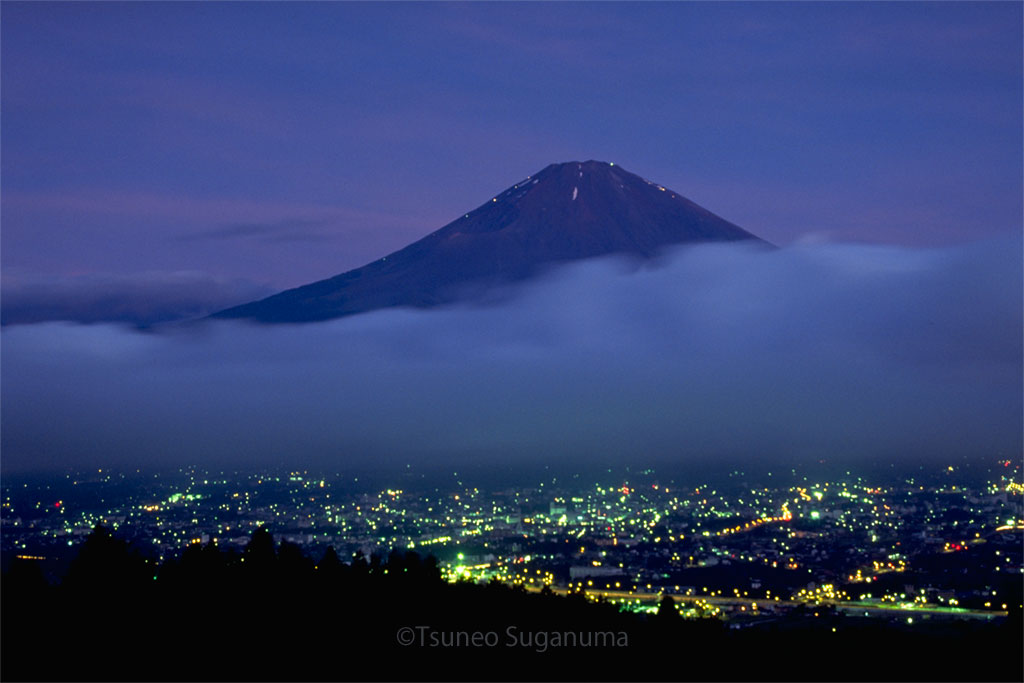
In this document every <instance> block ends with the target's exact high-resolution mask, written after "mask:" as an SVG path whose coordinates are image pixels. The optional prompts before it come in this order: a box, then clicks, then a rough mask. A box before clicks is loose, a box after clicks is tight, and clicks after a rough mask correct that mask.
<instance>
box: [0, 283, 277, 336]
mask: <svg viewBox="0 0 1024 683" xmlns="http://www.w3.org/2000/svg"><path fill="white" fill-rule="evenodd" d="M270 294H273V291H272V290H271V289H269V288H268V287H266V286H265V285H258V284H255V283H252V282H247V281H244V280H238V279H234V280H225V279H218V278H214V277H211V276H209V275H206V274H204V273H196V272H189V271H182V272H157V273H153V272H149V273H138V274H134V275H120V274H106V273H105V274H91V275H79V276H74V277H67V278H63V279H52V278H49V279H41V278H17V277H11V278H7V277H5V279H4V283H3V295H2V299H0V301H2V303H0V324H3V325H5V326H6V325H24V324H30V323H41V322H47V321H68V322H77V323H105V322H106V323H128V324H133V325H138V326H147V325H154V324H157V323H162V322H167V321H171V320H184V319H188V318H196V317H199V316H203V315H207V314H210V313H213V312H215V311H219V310H222V309H224V308H228V307H229V306H235V305H237V304H241V303H245V302H247V301H252V300H253V299H258V298H262V297H265V296H269V295H270Z"/></svg>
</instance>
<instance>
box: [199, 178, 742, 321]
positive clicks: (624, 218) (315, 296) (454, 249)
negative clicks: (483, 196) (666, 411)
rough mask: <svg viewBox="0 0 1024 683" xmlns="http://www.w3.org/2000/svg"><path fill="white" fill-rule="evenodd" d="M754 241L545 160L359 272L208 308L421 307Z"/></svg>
mask: <svg viewBox="0 0 1024 683" xmlns="http://www.w3.org/2000/svg"><path fill="white" fill-rule="evenodd" d="M735 240H758V238H757V237H755V236H754V235H752V234H750V233H748V232H746V231H745V230H743V229H741V228H739V227H737V226H736V225H733V224H732V223H730V222H728V221H726V220H724V219H722V218H719V217H718V216H716V215H714V214H713V213H711V212H710V211H708V210H706V209H704V208H702V207H700V206H698V205H697V204H694V203H693V202H691V201H690V200H688V199H686V198H685V197H683V196H681V195H679V194H677V193H675V192H673V191H671V190H669V189H667V188H664V187H661V186H659V185H655V184H654V183H651V182H649V181H647V180H644V179H643V178H640V177H639V176H636V175H633V174H632V173H629V172H627V171H625V170H623V169H622V168H621V167H619V166H615V165H613V164H609V163H606V162H599V161H587V162H569V163H564V164H552V165H551V166H548V167H547V168H545V169H544V170H542V171H541V172H540V173H538V174H537V175H535V176H530V177H528V178H526V179H525V180H523V181H521V182H519V183H516V184H515V185H513V186H512V187H510V188H509V189H507V190H505V191H504V192H502V193H501V194H499V195H498V196H496V197H494V198H492V199H491V200H490V201H488V202H487V203H485V204H484V205H483V206H480V207H479V208H477V209H475V210H473V211H471V212H470V213H467V214H465V215H464V216H462V217H460V218H459V219H457V220H455V221H453V222H451V223H449V224H448V225H446V226H445V227H443V228H441V229H440V230H437V231H436V232H433V233H431V234H430V235H427V236H426V237H424V238H423V239H421V240H419V241H418V242H415V243H413V244H411V245H409V246H408V247H406V248H404V249H402V250H400V251H397V252H395V253H393V254H389V255H388V256H385V257H384V258H382V259H380V260H378V261H374V262H373V263H370V264H367V265H365V266H363V267H362V268H357V269H355V270H351V271H348V272H347V273H343V274H341V275H338V276H335V277H332V278H329V279H327V280H321V281H319V282H314V283H312V284H309V285H305V286H303V287H298V288H295V289H290V290H287V291H285V292H281V293H280V294H276V295H274V296H271V297H269V298H267V299H263V300H261V301H255V302H252V303H249V304H244V305H242V306H236V307H234V308H229V309H227V310H224V311H221V312H219V313H216V314H214V316H213V317H215V318H251V319H254V320H258V321H261V322H302V321H314V320H325V319H329V318H337V317H341V316H345V315H352V314H355V313H362V312H365V311H371V310H374V309H378V308H388V307H394V306H412V307H419V308H425V307H430V306H436V305H439V304H444V303H450V302H454V301H457V300H460V299H463V298H466V297H468V296H472V295H473V294H474V293H478V292H480V291H481V290H485V289H487V288H488V287H491V286H494V285H499V284H503V283H508V282H514V281H517V280H523V279H526V278H529V277H530V276H532V275H534V274H536V273H538V272H539V271H540V270H542V269H543V268H544V267H546V266H549V265H552V264H556V263H560V262H567V261H574V260H579V259H586V258H591V257H595V256H603V255H606V254H633V255H636V256H639V257H651V256H653V255H654V254H656V253H657V252H658V251H659V250H660V249H662V248H664V247H666V246H669V245H675V244H684V243H691V242H716V241H735Z"/></svg>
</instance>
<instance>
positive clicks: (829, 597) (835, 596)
mask: <svg viewBox="0 0 1024 683" xmlns="http://www.w3.org/2000/svg"><path fill="white" fill-rule="evenodd" d="M793 599H794V600H801V601H805V602H816V603H820V602H825V601H832V602H834V601H841V600H849V599H850V596H849V595H848V594H847V593H846V591H844V590H842V589H838V588H836V587H835V585H834V584H831V583H826V584H824V585H822V586H818V587H816V588H813V589H810V588H801V589H800V590H799V591H797V592H796V594H795V595H794V596H793Z"/></svg>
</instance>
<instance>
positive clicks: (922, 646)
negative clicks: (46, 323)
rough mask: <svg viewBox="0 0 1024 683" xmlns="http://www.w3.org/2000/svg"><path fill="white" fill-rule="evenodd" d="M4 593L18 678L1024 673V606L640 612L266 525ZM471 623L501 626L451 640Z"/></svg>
mask: <svg viewBox="0 0 1024 683" xmlns="http://www.w3.org/2000/svg"><path fill="white" fill-rule="evenodd" d="M2 597H3V600H2V657H0V662H2V664H0V667H2V671H0V675H2V677H3V679H4V680H5V681H12V680H282V681H290V680H530V679H540V680H553V679H554V680H582V679H587V680H726V681H732V680H871V679H885V680H1021V678H1022V664H1021V661H1020V643H1021V624H1020V614H1019V612H1017V613H1016V614H1012V615H1011V616H1010V618H1008V619H1005V620H1001V621H1000V622H998V623H968V622H960V621H946V622H938V621H936V622H933V623H929V624H926V625H921V626H918V627H917V628H909V627H905V626H900V625H896V624H886V623H883V622H880V621H878V620H866V619H852V618H850V617H844V616H842V615H840V614H837V613H835V612H834V611H831V610H828V609H827V608H821V609H819V610H816V611H817V612H818V616H817V617H814V616H812V615H811V614H809V613H802V611H801V610H797V611H796V612H795V613H793V614H791V615H789V616H786V617H780V618H778V619H776V620H775V621H772V622H770V623H766V624H763V625H760V626H757V627H751V628H743V629H733V628H729V624H728V623H727V622H725V621H723V620H720V619H716V618H707V617H706V618H699V619H683V618H682V617H681V616H680V615H679V613H678V611H677V609H676V604H675V602H674V600H673V599H672V597H671V596H664V597H663V598H662V600H661V603H660V604H659V606H658V609H657V611H656V612H654V613H652V614H636V613H631V612H622V611H620V610H619V608H618V606H617V605H613V604H610V603H607V602H604V601H598V602H594V601H590V600H587V599H586V598H585V597H584V596H583V595H580V594H574V595H568V596H563V595H556V594H554V593H553V592H552V591H550V590H543V591H540V592H528V591H526V590H525V589H523V588H521V587H516V588H512V587H509V586H507V585H505V584H503V583H501V582H498V581H492V582H490V583H489V584H486V585H482V584H474V583H470V582H456V583H449V582H447V581H444V580H443V579H442V576H441V571H440V569H439V567H438V563H437V561H436V560H435V558H433V557H422V556H421V555H419V554H417V553H415V552H402V551H398V550H395V551H392V552H391V553H390V554H388V555H387V556H380V555H372V556H371V557H369V558H367V557H364V556H363V555H361V554H359V553H357V554H356V555H355V556H354V557H352V558H349V559H348V561H343V560H342V559H341V558H340V557H339V556H338V554H337V553H336V552H335V551H334V549H333V548H328V549H327V551H326V552H325V553H324V554H323V556H322V557H320V558H319V559H316V560H314V559H313V558H310V557H308V556H307V555H305V554H304V553H303V551H302V549H301V548H300V547H299V546H298V545H295V544H293V543H290V542H288V541H281V542H280V543H277V542H275V540H274V538H273V536H272V534H271V533H270V531H269V530H268V529H267V528H266V527H260V528H258V529H256V530H255V531H254V532H253V534H252V537H251V539H250V541H249V543H248V545H247V546H246V547H245V549H244V550H243V551H241V552H238V551H234V550H223V549H221V548H219V547H218V546H217V544H216V543H214V542H212V541H211V542H209V543H206V544H199V543H194V544H192V545H189V546H187V547H186V548H185V549H184V550H183V551H182V552H181V554H180V556H179V557H176V558H173V559H168V560H166V561H164V562H163V563H159V562H156V561H155V560H153V559H151V558H146V557H145V556H144V555H142V554H141V553H140V552H138V551H137V550H136V549H134V548H133V547H132V546H131V545H130V544H129V543H128V542H126V541H125V540H123V539H121V538H119V537H118V536H117V535H115V534H113V533H112V532H111V531H110V530H109V529H106V528H104V527H102V526H97V527H96V528H95V529H94V530H93V532H92V533H91V534H90V535H89V536H88V538H87V539H86V540H85V542H84V543H82V545H81V546H80V548H79V550H78V554H77V556H76V557H75V559H74V560H73V561H72V563H71V565H70V567H69V569H68V571H67V573H66V575H65V576H64V577H63V580H62V581H60V583H58V584H50V583H48V582H47V581H46V580H45V578H44V576H43V574H42V572H41V571H40V570H39V567H38V563H34V562H32V561H30V560H21V559H15V560H14V561H12V562H11V563H10V567H9V569H8V571H6V572H5V573H4V576H3V595H2ZM403 629H406V631H405V633H404V634H403V633H401V632H402V630H403ZM833 629H834V630H833ZM460 633H461V634H463V635H464V637H465V639H468V638H469V637H470V635H471V634H473V633H479V634H491V635H490V636H488V639H489V640H488V642H486V643H484V642H478V643H477V644H473V643H471V642H468V641H467V640H465V639H464V640H463V641H462V642H461V643H458V644H456V645H454V646H451V645H450V644H451V642H452V641H453V640H457V639H458V638H459V637H460V636H459V635H458V634H460ZM512 633H515V634H516V637H513V636H512V635H511V634H512ZM566 633H569V634H572V638H575V639H576V640H575V641H573V640H569V639H568V636H564V635H563V634H566ZM587 634H590V635H587ZM594 634H602V635H601V636H600V637H598V636H596V635H594ZM584 636H586V640H584ZM403 637H404V638H405V640H403ZM527 638H528V639H527ZM558 638H561V639H562V642H560V643H555V640H556V639H558ZM432 639H433V640H432ZM566 642H568V644H566ZM584 642H585V643H587V644H585V645H584V644H583V643H584ZM553 643H554V644H553ZM542 645H543V646H544V647H542Z"/></svg>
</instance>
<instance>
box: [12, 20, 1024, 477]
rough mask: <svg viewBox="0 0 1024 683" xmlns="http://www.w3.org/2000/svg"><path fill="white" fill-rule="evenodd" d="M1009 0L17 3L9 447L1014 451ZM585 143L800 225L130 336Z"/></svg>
mask: <svg viewBox="0 0 1024 683" xmlns="http://www.w3.org/2000/svg"><path fill="white" fill-rule="evenodd" d="M1022 7H1024V6H1022V5H1021V4H1020V3H1009V2H1007V3H983V2H965V3H958V2H942V3H923V2H922V3H911V2H908V3H882V2H872V3H832V2H830V3H793V4H789V3H756V4H747V3H688V2H681V3H650V4H648V3H632V2H631V3H621V4H619V3H583V2H580V3H576V2H574V3H508V4H506V3H458V4H446V3H414V4H405V3H308V4H306V3H184V2H175V3H90V2H82V3H73V4H61V3H43V2H33V3H17V2H4V3H3V4H2V6H0V19H2V21H0V30H2V35H0V39H2V40H0V50H2V55H0V57H2V61H0V68H2V74H0V75H2V79H0V95H2V117H0V126H2V128H0V138H2V140H0V142H2V150H0V151H2V155H0V164H2V168H0V170H2V176H0V181H2V232H0V247H2V252H0V266H2V284H3V290H2V294H3V300H2V304H3V305H2V308H3V317H4V320H5V322H20V323H22V324H20V325H7V326H5V327H4V328H3V331H2V332H0V341H2V345H3V349H2V350H3V353H2V355H0V363H2V366H0V368H2V382H0V392H2V413H0V415H2V430H0V433H2V460H0V464H2V466H3V468H4V470H8V471H10V470H28V469H34V468H43V469H47V468H51V469H52V468H60V467H63V466H67V465H74V466H83V467H86V466H90V467H91V466H97V465H100V464H103V465H106V464H113V463H119V464H126V465H130V464H133V463H157V464H178V463H183V462H228V463H233V464H244V463H252V462H280V461H286V462H295V463H298V464H307V463H322V464H338V463H347V462H364V463H366V462H394V463H400V462H408V461H411V460H415V459H417V458H420V459H431V460H437V459H440V460H442V461H443V460H444V459H445V458H455V457H461V458H471V459H472V458H476V459H483V460H485V461H486V460H487V459H488V458H490V459H496V460H500V461H502V462H516V459H517V458H532V459H536V458H538V457H552V458H555V457H557V458H576V459H579V460H581V461H583V460H588V459H597V460H606V461H609V462H613V461H614V462H621V461H623V460H625V461H627V462H640V461H642V460H643V459H644V458H648V459H651V458H653V459H662V460H673V459H675V460H679V459H686V458H696V457H719V456H721V457H730V458H739V459H743V458H761V459H769V460H772V461H779V462H791V461H793V460H796V459H802V458H814V459H817V458H819V457H822V456H825V457H843V458H852V459H859V458H860V459H863V458H881V459H883V460H884V459H887V458H890V459H899V458H901V457H910V456H913V457H919V456H925V457H934V458H940V459H943V458H954V457H960V456H965V455H966V456H979V457H996V456H999V457H1010V456H1013V455H1017V456H1019V455H1020V452H1021V441H1022V436H1021V434H1022V418H1021V415H1022V410H1024V400H1022V396H1021V374H1022V339H1021V329H1022V324H1024V323H1022V308H1024V302H1022V298H1024V294H1022V263H1021V253H1022V242H1021V232H1022V230H1021V227H1022V220H1021V216H1022V203H1024V201H1022V194H1024V192H1022V186H1024V172H1022V168H1024V164H1022V156H1024V155H1022V146H1024V136H1022V125H1021V121H1022V101H1024V86H1022V82H1024V75H1022V57H1021V55H1022V52H1024V40H1022ZM587 159H599V160H605V161H613V162H615V163H616V164H618V165H621V166H622V167H624V168H625V169H626V170H628V171H631V172H634V173H637V174H639V175H641V176H643V177H645V178H648V179H651V180H653V181H655V182H657V183H659V184H662V185H665V186H667V187H669V188H671V189H673V190H676V191H677V192H679V193H681V194H683V195H685V196H687V197H689V198H690V199H692V200H693V201H695V202H697V203H699V204H701V205H702V206H704V207H706V208H708V209H710V210H711V211H713V212H715V213H717V214H719V215H721V216H722V217H724V218H726V219H728V220H730V221H732V222H734V223H736V224H738V225H740V226H742V227H743V228H745V229H747V230H749V231H751V232H753V233H755V234H757V235H759V236H761V237H763V238H765V239H767V240H769V241H771V242H773V243H775V244H778V245H781V246H783V247H784V248H783V249H781V250H778V251H775V252H771V253H768V254H755V253H752V252H749V251H747V250H746V249H744V248H743V247H700V248H695V249H691V250H685V251H682V252H679V253H677V254H675V255H674V256H672V257H667V258H666V259H663V260H661V261H659V262H658V263H657V264H656V267H652V268H645V269H641V270H640V271H639V272H631V271H630V268H629V267H627V266H626V265H625V264H621V263H618V262H615V261H600V262H596V263H589V264H581V265H578V266H575V267H573V268H571V269H569V270H566V271H564V272H562V273H561V274H558V275H555V276H552V277H553V279H552V280H551V281H545V282H540V283H536V284H534V285H532V286H531V287H529V288H528V289H527V290H526V291H524V292H521V293H520V294H519V295H517V296H516V297H513V298H512V299H511V300H509V301H506V302H505V303H504V304H503V305H502V306H500V307H497V308H487V309H482V310H477V309H471V308H457V309H454V310H446V311H430V312H410V311H384V312H379V313H373V314H368V315H364V316H357V317H355V318H351V319H346V320H341V321H335V322H331V323H324V324H317V325H309V326H299V327H293V326H283V327H278V328H261V327H252V326H248V325H242V324H235V323H216V324H209V325H206V326H203V327H201V328H192V327H186V328H175V327H172V328H171V329H163V330H161V331H158V332H149V333H140V332H138V331H134V330H133V329H131V328H126V327H121V326H118V325H115V324H109V323H113V322H134V323H138V322H152V321H159V320H168V319H174V318H181V317H192V316H197V315H201V314H203V313H205V312H209V311H212V310H216V309H217V308H220V307H224V306H227V305H231V304H235V303H241V302H243V301H247V300H251V299H253V298H256V297H260V296H263V295H266V294H269V293H271V292H273V291H276V290H279V289H282V288H285V287H290V286H295V285H299V284H304V283H307V282H310V281H313V280H316V279H320V278H323V277H327V276H331V275H334V274H337V273H340V272H342V271H345V270H348V269H350V268H353V267H357V266H360V265H362V264H364V263H366V262H368V261H370V260H372V259H375V258H378V257H380V256H382V255H384V254H386V253H389V252H391V251H393V250H395V249H398V248H400V247H402V246H404V245H406V244H408V243H409V242H411V241H413V240H415V239H417V238H419V237H421V236H423V235H425V234H426V233H428V232H430V231H432V230H435V229H437V228H439V227H441V226H442V225H444V224H446V223H448V222H449V221H451V220H453V219H455V218H457V217H459V216H460V215H462V214H464V213H465V212H466V211H468V210H470V209H472V208H474V207H476V206H479V205H480V204H482V203H484V202H485V201H487V200H488V199H489V198H490V197H492V196H494V195H495V194H496V193H498V192H499V191H501V190H504V189H505V188H506V187H508V186H510V185H511V184H512V183H514V182H516V181H517V180H519V179H520V178H523V177H525V176H527V175H530V174H532V173H535V172H536V171H538V170H540V169H541V168H543V167H544V166H546V165H548V164H550V163H553V162H561V161H569V160H587ZM59 321H77V322H79V323H80V322H90V323H104V324H90V325H81V324H74V323H68V322H59Z"/></svg>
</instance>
